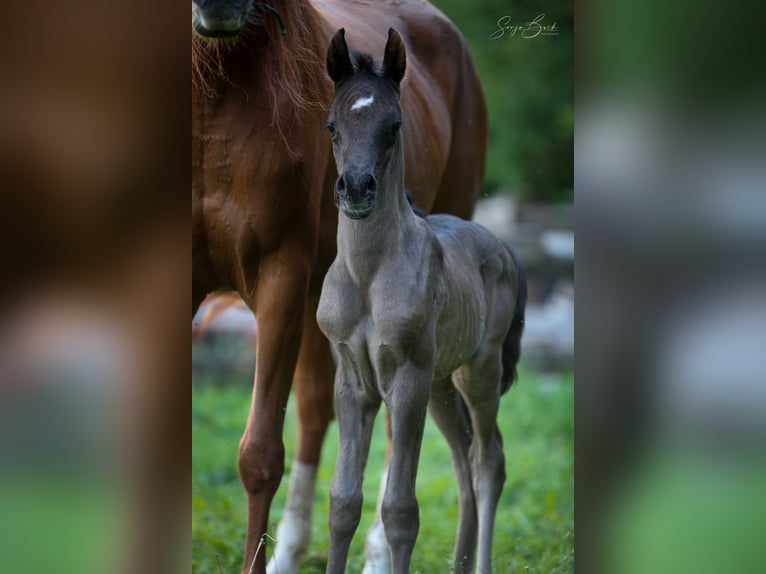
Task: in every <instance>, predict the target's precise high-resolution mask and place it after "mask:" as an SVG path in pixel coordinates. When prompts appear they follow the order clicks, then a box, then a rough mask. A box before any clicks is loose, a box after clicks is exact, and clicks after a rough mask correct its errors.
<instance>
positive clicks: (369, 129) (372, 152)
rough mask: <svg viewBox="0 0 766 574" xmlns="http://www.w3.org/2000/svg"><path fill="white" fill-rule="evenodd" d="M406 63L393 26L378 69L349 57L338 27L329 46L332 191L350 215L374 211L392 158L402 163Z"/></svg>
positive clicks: (362, 59)
mask: <svg viewBox="0 0 766 574" xmlns="http://www.w3.org/2000/svg"><path fill="white" fill-rule="evenodd" d="M405 66H406V55H405V49H404V42H402V39H401V37H400V36H399V34H398V33H397V32H396V31H395V30H393V29H390V30H389V31H388V42H387V43H386V49H385V52H384V55H383V63H382V65H381V66H380V67H376V66H375V65H374V63H373V60H372V58H371V57H370V56H367V55H355V56H354V57H353V59H352V56H351V54H349V51H348V46H347V45H346V38H345V31H344V30H343V29H342V28H341V29H340V30H338V32H336V34H335V36H333V39H332V41H331V42H330V47H329V48H328V50H327V71H328V73H329V74H330V78H332V80H333V82H335V101H333V104H332V109H331V111H330V117H329V119H328V122H327V128H328V129H329V131H330V136H331V137H332V149H333V154H334V155H335V163H336V165H337V166H338V173H339V174H340V177H338V181H337V182H336V184H335V193H336V196H337V199H338V205H339V207H340V209H341V210H342V211H343V213H345V214H346V216H348V217H350V218H351V219H364V218H365V217H367V216H369V215H370V214H371V213H372V212H373V210H374V209H375V205H376V203H377V199H378V192H379V184H380V182H381V181H386V180H385V178H386V177H388V176H389V174H388V172H389V168H390V167H391V166H392V164H393V163H394V162H392V161H391V160H392V157H395V158H396V159H397V164H399V163H400V162H401V161H402V157H401V156H402V152H401V134H400V130H401V127H402V113H401V108H400V106H399V85H400V83H401V81H402V77H403V76H404V70H405ZM395 148H398V149H396V150H395ZM395 152H396V153H395ZM397 167H399V168H400V169H403V168H402V166H401V165H397ZM402 174H403V172H401V173H398V174H392V175H391V177H399V178H401V177H402Z"/></svg>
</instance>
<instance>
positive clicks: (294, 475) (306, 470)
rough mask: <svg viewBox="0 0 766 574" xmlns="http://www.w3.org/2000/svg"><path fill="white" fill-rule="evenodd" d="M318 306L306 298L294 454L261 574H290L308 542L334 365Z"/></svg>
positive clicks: (330, 410) (330, 408)
mask: <svg viewBox="0 0 766 574" xmlns="http://www.w3.org/2000/svg"><path fill="white" fill-rule="evenodd" d="M317 303H318V301H317V300H316V299H313V298H310V299H309V301H308V304H307V305H306V311H305V313H304V318H303V336H302V337H301V347H300V352H299V353H298V364H297V367H296V370H295V398H296V402H297V407H298V419H299V421H300V437H299V439H298V450H297V452H296V455H295V460H294V461H293V465H292V470H291V472H290V487H289V491H288V497H287V504H286V505H285V510H284V513H283V514H282V520H281V521H280V523H279V528H278V529H277V536H276V539H277V544H276V547H275V548H274V555H273V556H272V558H271V560H270V561H269V564H268V565H267V567H266V572H267V574H295V573H296V572H297V571H298V565H299V563H300V561H301V559H302V558H303V556H304V554H305V553H306V549H307V548H308V545H309V543H310V542H311V510H312V506H313V502H314V490H315V486H316V474H317V466H318V464H319V457H320V455H321V451H322V442H323V440H324V436H325V433H326V432H327V426H328V424H329V423H330V420H332V417H333V380H334V378H335V363H334V362H333V359H332V354H331V352H330V343H329V341H327V338H326V337H325V336H324V335H323V334H322V332H321V331H320V330H319V327H318V326H317V322H316V308H317Z"/></svg>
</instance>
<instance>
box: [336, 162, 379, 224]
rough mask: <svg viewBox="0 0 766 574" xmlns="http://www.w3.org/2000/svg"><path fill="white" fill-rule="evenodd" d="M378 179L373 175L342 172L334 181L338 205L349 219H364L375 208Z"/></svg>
mask: <svg viewBox="0 0 766 574" xmlns="http://www.w3.org/2000/svg"><path fill="white" fill-rule="evenodd" d="M377 192H378V180H377V179H376V178H375V176H374V175H371V174H364V175H356V174H351V173H344V174H341V176H340V177H339V178H338V181H336V182H335V196H336V197H337V199H338V207H340V209H341V211H343V213H344V214H345V215H346V216H347V217H349V218H351V219H364V218H365V217H368V216H369V215H370V213H372V210H373V209H375V198H376V195H377Z"/></svg>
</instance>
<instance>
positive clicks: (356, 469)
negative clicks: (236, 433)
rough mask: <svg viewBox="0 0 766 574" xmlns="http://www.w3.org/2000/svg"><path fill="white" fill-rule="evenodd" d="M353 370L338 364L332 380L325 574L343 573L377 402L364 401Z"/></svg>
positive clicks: (359, 508) (359, 510) (358, 507)
mask: <svg viewBox="0 0 766 574" xmlns="http://www.w3.org/2000/svg"><path fill="white" fill-rule="evenodd" d="M354 376H355V375H354V373H353V371H352V370H351V369H350V368H349V366H348V365H346V364H344V362H343V360H341V364H340V365H339V367H338V374H337V376H336V379H335V405H336V409H337V413H338V430H339V431H340V445H339V448H338V458H337V460H336V463H335V474H334V475H333V481H332V488H331V489H330V552H329V555H328V559H327V574H345V571H346V561H347V560H348V549H349V546H350V545H351V538H352V537H353V536H354V532H356V529H357V526H359V519H360V517H361V515H362V477H363V475H364V467H365V465H366V463H367V455H368V453H369V450H370V439H371V437H372V428H373V423H374V422H375V414H376V413H377V412H378V407H379V406H380V402H379V401H369V400H365V398H364V397H362V396H361V394H360V393H359V391H358V390H357V385H356V384H355V382H354V381H353V379H352V377H354Z"/></svg>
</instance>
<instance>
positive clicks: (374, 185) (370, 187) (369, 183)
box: [364, 175, 378, 193]
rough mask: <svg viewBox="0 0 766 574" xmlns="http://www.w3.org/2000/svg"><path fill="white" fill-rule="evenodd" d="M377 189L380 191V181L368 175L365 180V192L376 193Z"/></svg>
mask: <svg viewBox="0 0 766 574" xmlns="http://www.w3.org/2000/svg"><path fill="white" fill-rule="evenodd" d="M377 189H378V180H377V179H375V176H374V175H368V176H367V177H366V178H365V183H364V191H365V192H367V193H375V191H376V190H377Z"/></svg>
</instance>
